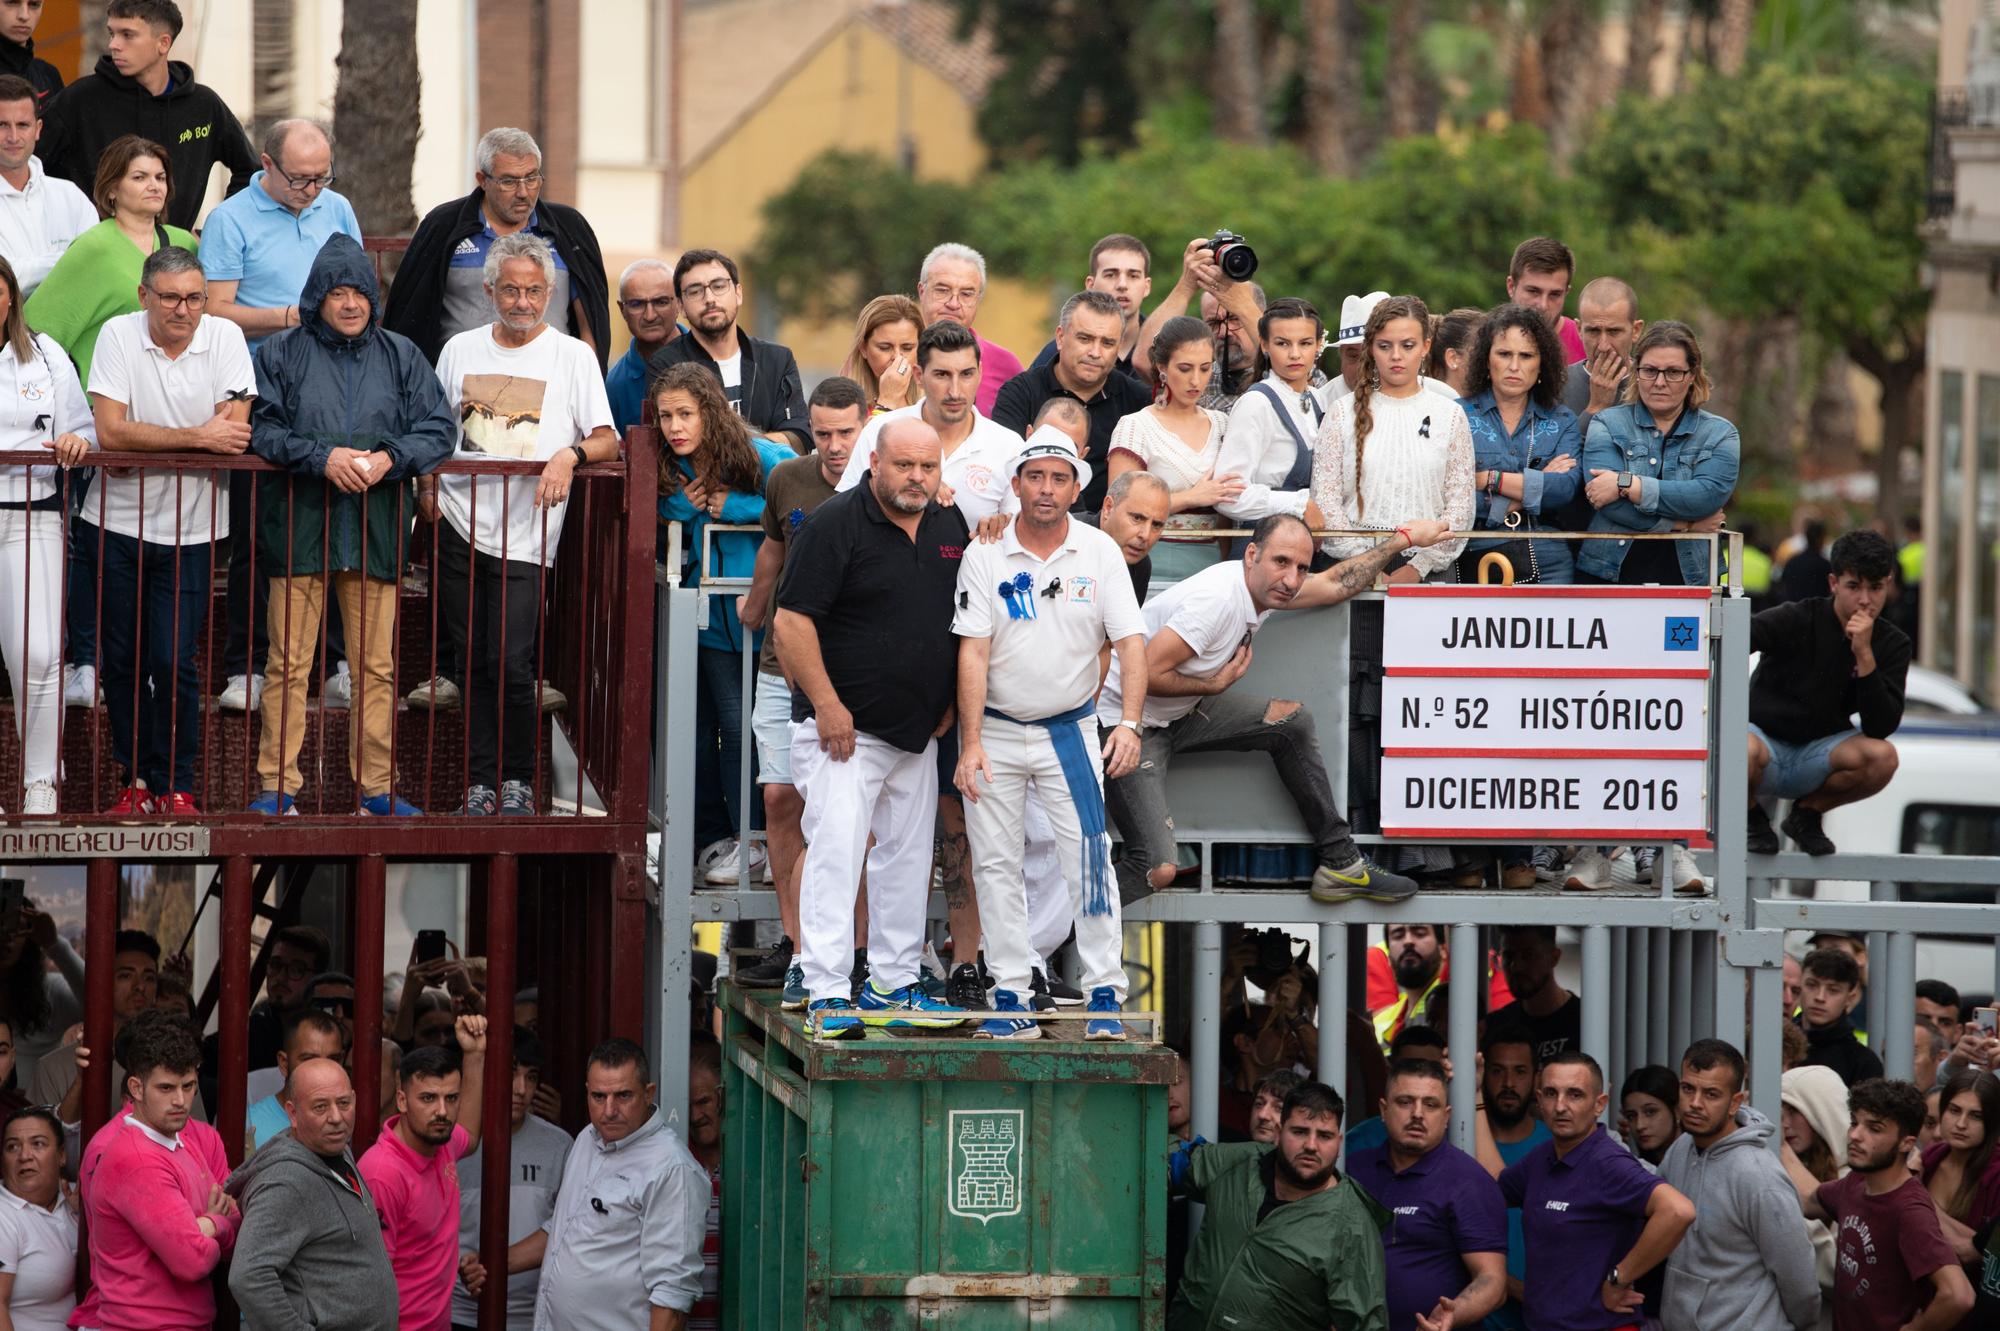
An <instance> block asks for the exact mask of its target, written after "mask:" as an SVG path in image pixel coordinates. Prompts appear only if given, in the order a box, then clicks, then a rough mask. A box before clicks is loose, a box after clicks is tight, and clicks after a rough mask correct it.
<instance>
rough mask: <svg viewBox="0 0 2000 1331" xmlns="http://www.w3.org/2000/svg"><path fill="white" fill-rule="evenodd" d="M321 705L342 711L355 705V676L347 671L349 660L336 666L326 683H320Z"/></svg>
mask: <svg viewBox="0 0 2000 1331" xmlns="http://www.w3.org/2000/svg"><path fill="white" fill-rule="evenodd" d="M319 705H320V706H322V707H331V708H333V709H335V710H336V711H342V712H344V711H346V710H347V709H348V708H350V707H352V706H353V705H354V676H352V675H350V674H348V673H347V662H345V661H342V662H341V663H340V664H339V665H338V666H336V667H334V671H333V673H332V674H331V675H328V676H327V677H326V683H324V684H322V685H320V690H319Z"/></svg>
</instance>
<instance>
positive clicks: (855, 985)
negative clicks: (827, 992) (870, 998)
mask: <svg viewBox="0 0 2000 1331" xmlns="http://www.w3.org/2000/svg"><path fill="white" fill-rule="evenodd" d="M867 983H868V949H867V948H865V947H857V948H855V949H854V969H853V970H852V971H850V972H849V973H848V977H847V987H848V988H849V989H851V990H853V991H854V997H853V1002H854V1003H855V1005H856V1006H859V1005H860V1003H861V986H862V985H864V984H867Z"/></svg>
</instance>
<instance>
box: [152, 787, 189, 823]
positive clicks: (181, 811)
mask: <svg viewBox="0 0 2000 1331" xmlns="http://www.w3.org/2000/svg"><path fill="white" fill-rule="evenodd" d="M153 812H154V813H156V814H158V815H160V816H161V817H162V818H199V817H201V810H200V809H198V808H196V807H195V803H194V796H192V795H190V794H188V793H187V792H186V791H185V790H176V791H175V792H174V793H173V794H171V795H162V796H160V798H158V799H156V800H154V801H153Z"/></svg>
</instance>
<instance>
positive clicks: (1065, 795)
mask: <svg viewBox="0 0 2000 1331" xmlns="http://www.w3.org/2000/svg"><path fill="white" fill-rule="evenodd" d="M1070 724H1072V725H1076V726H1078V727H1079V729H1080V730H1081V731H1082V734H1083V742H1084V751H1085V752H1086V753H1088V754H1089V755H1090V770H1091V775H1092V778H1093V779H1094V780H1095V781H1096V782H1097V787H1098V789H1099V790H1100V791H1102V790H1103V788H1104V768H1103V760H1102V759H1101V758H1100V757H1099V755H1098V752H1097V745H1098V740H1097V726H1096V723H1095V722H1093V721H1092V720H1091V719H1090V718H1088V717H1086V718H1084V719H1083V720H1082V721H1080V722H1071V723H1070ZM982 730H983V734H982V736H981V742H982V743H983V744H984V745H985V748H986V758H987V761H988V762H989V763H990V764H991V765H992V767H993V780H992V783H991V784H988V783H987V781H986V780H985V778H984V777H974V778H973V779H974V780H975V781H977V782H978V783H979V785H978V794H979V800H978V802H977V803H974V802H973V801H971V800H967V801H966V802H965V832H966V836H967V838H968V839H969V840H970V841H971V842H972V861H973V869H972V883H973V887H974V888H975V889H976V890H977V891H978V893H979V928H980V932H981V934H982V935H983V936H984V938H985V941H986V965H987V968H988V969H989V970H991V971H992V972H993V982H994V984H995V986H996V987H997V988H1001V989H1009V990H1012V991H1013V992H1014V993H1015V994H1016V995H1017V996H1018V997H1019V998H1020V999H1021V1001H1022V1002H1023V1003H1024V1004H1025V1003H1026V1002H1027V995H1028V985H1029V977H1028V970H1029V968H1030V967H1031V966H1032V965H1034V945H1033V943H1032V942H1031V940H1030V937H1029V932H1030V931H1029V920H1028V889H1027V886H1026V884H1025V882H1024V879H1023V872H1024V871H1023V868H1022V859H1023V855H1024V852H1025V846H1026V842H1027V805H1028V796H1029V792H1030V791H1032V792H1033V793H1034V795H1035V797H1036V799H1037V800H1038V801H1039V802H1040V804H1041V806H1042V812H1043V813H1044V814H1045V815H1046V816H1047V818H1048V823H1049V831H1050V832H1051V834H1052V835H1053V836H1054V839H1055V848H1056V859H1057V861H1058V863H1059V864H1060V865H1061V871H1062V882H1063V885H1064V886H1065V887H1066V888H1067V891H1066V892H1064V894H1063V900H1064V901H1065V903H1066V905H1067V909H1068V912H1069V915H1070V918H1071V919H1073V920H1075V922H1076V956H1077V962H1078V965H1079V967H1080V969H1081V972H1082V977H1083V989H1084V990H1085V991H1086V992H1088V991H1089V990H1092V989H1096V988H1098V987H1100V986H1109V987H1110V988H1111V990H1112V991H1113V992H1114V993H1115V994H1116V995H1117V996H1118V999H1119V1001H1120V1002H1123V1001H1124V998H1125V966H1124V955H1123V954H1124V939H1123V935H1122V932H1121V927H1120V920H1119V909H1118V886H1117V878H1116V876H1115V875H1114V874H1113V873H1112V869H1111V852H1110V847H1109V845H1108V844H1107V845H1106V846H1105V848H1104V850H1103V852H1102V854H1103V856H1104V863H1103V865H1102V866H1100V867H1101V870H1102V872H1103V873H1104V874H1105V875H1106V877H1105V882H1106V884H1107V885H1108V890H1109V895H1110V898H1111V912H1110V914H1108V915H1085V914H1084V913H1083V831H1082V828H1081V827H1080V825H1079V824H1078V821H1077V814H1076V804H1075V802H1074V801H1072V800H1071V799H1070V794H1069V783H1068V782H1067V781H1065V780H1064V779H1063V772H1062V763H1061V761H1060V760H1059V759H1058V758H1057V757H1056V747H1055V743H1054V741H1053V740H1052V739H1051V738H1050V735H1049V729H1048V727H1047V726H1040V725H1025V726H1024V725H1017V724H1016V723H1014V722H1012V721H1003V720H1001V719H1000V718H999V717H997V716H988V717H987V718H986V719H985V722H984V723H983V725H982ZM1065 932H1067V931H1065ZM870 957H871V961H872V958H873V954H872V953H871V954H870Z"/></svg>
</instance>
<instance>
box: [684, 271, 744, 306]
mask: <svg viewBox="0 0 2000 1331" xmlns="http://www.w3.org/2000/svg"><path fill="white" fill-rule="evenodd" d="M735 285H736V279H735V278H733V277H718V278H716V279H715V280H714V281H713V282H709V283H706V284H704V283H701V282H695V283H693V284H691V285H689V286H684V287H682V288H681V299H682V300H684V301H687V302H688V303H689V304H692V303H694V301H696V300H698V299H699V298H700V297H702V296H703V295H709V296H714V297H715V298H716V299H717V300H720V299H722V297H724V296H725V295H727V294H728V293H729V289H730V288H731V287H733V286H735Z"/></svg>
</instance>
